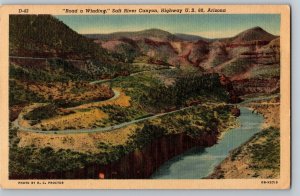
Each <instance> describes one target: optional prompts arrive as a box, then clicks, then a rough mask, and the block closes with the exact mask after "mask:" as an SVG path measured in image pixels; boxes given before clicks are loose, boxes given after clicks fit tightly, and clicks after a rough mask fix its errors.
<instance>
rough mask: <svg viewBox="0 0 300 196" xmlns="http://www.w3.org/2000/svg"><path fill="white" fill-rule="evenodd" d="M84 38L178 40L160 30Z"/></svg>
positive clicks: (95, 35)
mask: <svg viewBox="0 0 300 196" xmlns="http://www.w3.org/2000/svg"><path fill="white" fill-rule="evenodd" d="M84 36H86V37H88V38H92V39H99V40H116V39H121V38H124V37H126V38H130V39H133V40H138V39H145V38H146V39H153V40H157V41H172V40H175V39H176V36H175V35H173V34H171V33H169V32H167V31H164V30H160V29H147V30H143V31H135V32H115V33H110V34H85V35H84Z"/></svg>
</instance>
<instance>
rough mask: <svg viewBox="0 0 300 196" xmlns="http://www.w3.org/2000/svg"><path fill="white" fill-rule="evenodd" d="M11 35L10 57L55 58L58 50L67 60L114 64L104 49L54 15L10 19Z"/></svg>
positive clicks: (11, 17)
mask: <svg viewBox="0 0 300 196" xmlns="http://www.w3.org/2000/svg"><path fill="white" fill-rule="evenodd" d="M9 35H10V36H9V46H10V55H20V54H22V53H23V52H26V56H33V57H38V56H39V55H51V57H52V54H51V53H53V52H50V51H51V50H53V49H55V51H56V53H58V55H59V56H61V57H66V58H70V57H71V58H73V59H98V60H100V59H101V60H102V62H107V61H110V60H111V57H110V56H109V55H108V53H107V52H106V51H105V50H104V49H102V48H100V47H99V46H98V45H97V44H95V43H93V42H92V41H91V40H89V39H88V38H86V37H84V36H82V35H79V34H78V33H76V32H75V31H73V30H72V29H70V28H69V27H68V26H66V25H65V24H64V23H63V22H61V21H59V20H58V19H56V18H55V17H53V16H50V15H26V17H24V16H23V15H10V17H9ZM46 51H49V52H48V53H47V52H46ZM39 53H40V54H39ZM24 55H25V54H24Z"/></svg>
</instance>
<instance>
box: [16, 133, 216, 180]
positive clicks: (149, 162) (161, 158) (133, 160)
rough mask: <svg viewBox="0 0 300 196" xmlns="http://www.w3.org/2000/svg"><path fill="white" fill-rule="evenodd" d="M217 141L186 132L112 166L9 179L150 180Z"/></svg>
mask: <svg viewBox="0 0 300 196" xmlns="http://www.w3.org/2000/svg"><path fill="white" fill-rule="evenodd" d="M217 140H218V133H217V132H210V133H206V132H205V133H203V134H202V135H201V136H199V137H197V138H191V137H190V136H187V135H186V134H185V133H180V134H175V135H167V136H163V137H161V138H158V139H156V140H154V141H152V142H151V143H150V144H148V145H146V146H145V147H144V148H143V149H136V150H134V151H133V152H130V153H129V154H127V155H125V156H123V157H122V158H121V159H119V160H118V161H116V162H114V163H111V164H107V165H98V164H94V165H89V166H86V167H85V168H78V169H75V170H71V171H62V172H48V173H39V174H33V175H30V176H10V179H99V178H104V179H147V178H149V177H150V176H151V175H152V174H153V172H154V171H156V170H157V169H158V168H159V167H160V166H161V165H162V164H163V163H164V162H166V161H167V160H169V159H171V158H172V157H174V156H176V155H179V154H182V153H183V152H185V151H186V150H188V149H191V148H193V147H196V146H203V147H208V146H212V145H214V144H216V143H217ZM50 164H51V163H50Z"/></svg>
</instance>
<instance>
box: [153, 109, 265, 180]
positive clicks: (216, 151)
mask: <svg viewBox="0 0 300 196" xmlns="http://www.w3.org/2000/svg"><path fill="white" fill-rule="evenodd" d="M240 110H241V115H240V116H239V117H238V120H239V122H240V126H239V127H237V128H234V129H231V130H229V131H227V132H226V133H225V134H224V135H223V138H222V139H221V140H220V141H219V142H218V143H217V144H215V145H214V146H212V147H206V148H200V147H198V148H193V149H191V150H188V151H187V152H185V153H183V154H181V155H179V156H176V157H174V158H173V159H170V160H169V161H167V162H166V163H164V164H163V165H162V166H161V167H160V168H159V169H158V170H157V171H156V172H155V173H154V174H153V175H152V177H151V178H152V179H200V178H204V177H206V176H208V175H209V174H211V173H212V172H213V170H214V168H215V167H216V166H217V165H219V164H220V163H221V162H222V161H223V160H224V159H225V158H226V157H227V156H228V155H229V152H230V151H231V150H233V149H235V148H237V147H239V146H240V145H242V144H243V143H245V142H246V141H247V140H249V139H250V138H251V137H252V136H253V135H254V134H255V133H257V132H259V131H260V130H261V126H262V123H263V121H264V119H263V117H262V115H260V114H254V113H252V111H251V110H249V109H248V108H245V107H241V108H240Z"/></svg>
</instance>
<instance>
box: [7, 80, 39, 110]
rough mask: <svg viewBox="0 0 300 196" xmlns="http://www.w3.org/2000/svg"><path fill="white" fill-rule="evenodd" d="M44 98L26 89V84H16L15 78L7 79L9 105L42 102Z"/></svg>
mask: <svg viewBox="0 0 300 196" xmlns="http://www.w3.org/2000/svg"><path fill="white" fill-rule="evenodd" d="M43 101H44V99H43V98H42V97H40V96H38V95H37V94H35V93H34V92H32V91H30V90H28V89H26V86H25V87H24V86H22V85H20V84H18V83H17V82H16V81H15V80H10V81H9V106H10V107H11V106H14V105H19V104H28V103H33V102H43Z"/></svg>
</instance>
